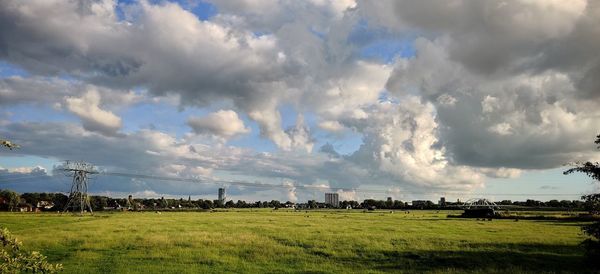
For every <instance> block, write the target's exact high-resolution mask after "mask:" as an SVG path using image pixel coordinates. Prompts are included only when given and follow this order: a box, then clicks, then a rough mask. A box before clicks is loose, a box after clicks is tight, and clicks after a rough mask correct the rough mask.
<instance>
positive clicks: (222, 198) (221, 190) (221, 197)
mask: <svg viewBox="0 0 600 274" xmlns="http://www.w3.org/2000/svg"><path fill="white" fill-rule="evenodd" d="M219 201H220V202H221V203H223V204H225V189H224V188H219Z"/></svg>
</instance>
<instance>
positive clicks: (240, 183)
mask: <svg viewBox="0 0 600 274" xmlns="http://www.w3.org/2000/svg"><path fill="white" fill-rule="evenodd" d="M100 175H108V176H118V177H129V178H140V179H151V180H161V181H178V182H192V183H201V184H229V185H237V186H246V187H260V188H282V189H290V188H296V189H309V190H328V191H355V192H366V193H380V194H394V193H396V192H395V191H389V190H382V189H364V188H340V187H326V186H315V185H283V184H280V185H279V184H266V183H252V182H243V181H223V180H212V181H208V180H202V179H196V178H182V177H167V176H157V175H147V174H132V173H123V172H101V173H100ZM432 192H439V193H443V194H444V195H463V196H464V195H469V196H581V195H582V194H581V193H577V194H574V193H468V192H453V191H443V190H440V191H430V192H404V191H400V192H398V193H399V194H408V195H430V194H432Z"/></svg>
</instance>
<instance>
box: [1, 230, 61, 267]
mask: <svg viewBox="0 0 600 274" xmlns="http://www.w3.org/2000/svg"><path fill="white" fill-rule="evenodd" d="M0 244H1V246H0V273H23V272H30V273H57V272H59V271H61V270H62V265H60V264H50V263H48V262H47V261H46V256H44V255H42V254H41V253H39V252H37V251H31V252H27V251H24V250H22V248H21V247H22V244H21V242H19V241H18V240H17V239H16V238H14V237H13V236H12V234H11V233H10V231H8V229H6V228H2V229H0Z"/></svg>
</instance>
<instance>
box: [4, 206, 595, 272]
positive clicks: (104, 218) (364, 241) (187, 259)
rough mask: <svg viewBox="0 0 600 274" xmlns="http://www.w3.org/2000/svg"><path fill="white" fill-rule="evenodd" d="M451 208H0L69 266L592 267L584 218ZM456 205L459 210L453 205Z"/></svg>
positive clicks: (34, 245) (35, 245)
mask: <svg viewBox="0 0 600 274" xmlns="http://www.w3.org/2000/svg"><path fill="white" fill-rule="evenodd" d="M448 213H449V212H441V213H436V212H434V211H411V212H410V214H406V213H405V212H403V211H397V212H394V213H393V214H392V213H390V212H389V211H374V212H368V213H365V212H362V211H308V212H305V211H300V212H294V211H285V210H279V211H270V210H260V211H259V210H254V211H250V210H240V211H229V212H162V214H158V213H155V212H143V213H141V212H123V213H97V214H95V215H94V216H83V217H80V216H69V215H59V214H55V213H49V214H25V213H0V227H2V226H3V227H8V228H9V229H10V230H11V231H12V232H13V234H14V235H15V236H17V238H19V239H20V240H21V241H23V243H24V245H25V246H26V248H28V249H31V250H39V251H41V252H42V253H43V254H44V255H47V256H48V258H49V261H50V262H53V263H62V264H63V265H64V268H65V273H96V272H99V273H240V272H255V273H380V272H404V273H414V272H444V273H446V272H454V273H466V272H475V273H479V272H481V273H483V272H486V273H489V272H492V273H519V272H531V273H540V272H577V273H582V272H588V271H589V269H586V268H585V266H584V264H583V263H582V254H583V249H582V248H581V247H580V246H579V243H580V242H581V241H582V240H583V239H584V238H585V237H584V235H583V234H582V233H581V231H580V225H581V223H576V222H566V221H550V220H544V221H539V220H538V221H534V220H520V221H518V222H515V221H513V220H493V221H477V220H474V219H457V218H446V215H447V214H448ZM454 213H456V212H454Z"/></svg>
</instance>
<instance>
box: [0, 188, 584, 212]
mask: <svg viewBox="0 0 600 274" xmlns="http://www.w3.org/2000/svg"><path fill="white" fill-rule="evenodd" d="M68 198H69V197H68V196H67V195H65V194H62V193H23V194H18V193H16V192H14V191H11V190H0V210H8V211H15V210H19V209H22V208H30V209H36V208H37V210H38V211H62V210H64V208H65V206H66V204H67V201H68ZM89 200H90V204H91V206H92V210H94V211H102V210H119V209H121V210H159V209H160V210H163V209H214V208H283V207H286V208H298V209H318V208H344V209H345V208H362V209H452V208H456V207H459V206H461V205H463V203H461V202H459V201H457V202H445V203H443V204H441V205H440V204H436V203H433V202H431V201H413V202H412V203H408V202H403V201H399V200H389V199H388V200H374V199H367V200H364V201H363V202H358V201H341V202H340V203H339V206H337V207H334V206H332V205H329V204H325V203H322V202H317V201H316V200H309V201H308V202H306V203H292V202H290V201H287V202H280V201H277V200H271V201H257V202H246V201H242V200H238V201H237V202H234V201H232V200H230V201H227V202H225V203H223V202H222V201H219V200H209V199H198V200H192V199H191V198H190V197H188V199H183V198H180V199H169V198H164V197H163V198H133V197H129V198H110V197H106V196H90V197H89ZM496 204H498V205H500V206H519V207H529V208H561V209H571V210H579V209H584V208H585V204H584V202H583V201H579V200H573V201H570V200H562V201H559V200H550V201H547V202H542V201H537V200H531V199H528V200H526V201H514V202H513V201H511V200H503V201H500V202H496ZM27 211H30V210H27Z"/></svg>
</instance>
